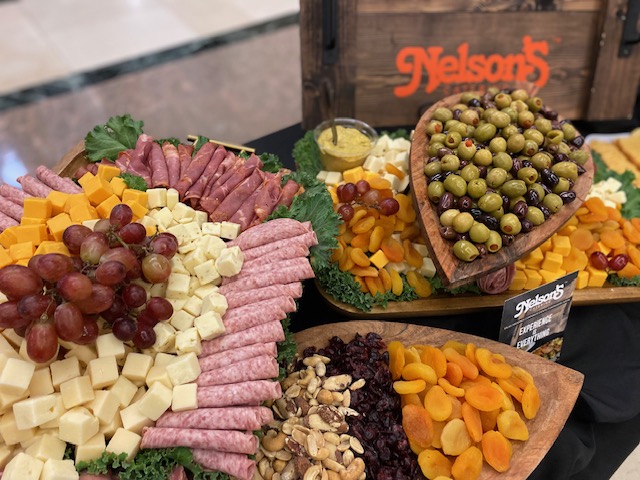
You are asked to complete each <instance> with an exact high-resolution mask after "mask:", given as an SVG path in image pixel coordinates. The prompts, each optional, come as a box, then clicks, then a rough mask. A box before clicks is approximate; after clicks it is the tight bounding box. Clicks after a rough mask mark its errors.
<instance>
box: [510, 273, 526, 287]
mask: <svg viewBox="0 0 640 480" xmlns="http://www.w3.org/2000/svg"><path fill="white" fill-rule="evenodd" d="M526 284H527V276H526V275H525V273H524V270H516V273H515V274H514V275H513V280H512V281H511V285H509V290H522V289H524V286H525V285H526Z"/></svg>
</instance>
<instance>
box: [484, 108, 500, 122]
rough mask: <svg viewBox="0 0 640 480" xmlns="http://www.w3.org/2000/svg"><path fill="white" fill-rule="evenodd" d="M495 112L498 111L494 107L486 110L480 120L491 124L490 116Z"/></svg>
mask: <svg viewBox="0 0 640 480" xmlns="http://www.w3.org/2000/svg"><path fill="white" fill-rule="evenodd" d="M497 111H498V109H497V108H494V107H490V108H487V109H486V110H485V111H484V112H482V120H484V121H485V122H489V123H491V116H492V115H493V114H494V113H496V112H497Z"/></svg>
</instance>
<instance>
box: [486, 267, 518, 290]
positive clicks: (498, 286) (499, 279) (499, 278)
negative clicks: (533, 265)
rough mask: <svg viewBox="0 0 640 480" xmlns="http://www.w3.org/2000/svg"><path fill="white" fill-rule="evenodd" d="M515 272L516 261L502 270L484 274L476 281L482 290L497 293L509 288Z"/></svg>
mask: <svg viewBox="0 0 640 480" xmlns="http://www.w3.org/2000/svg"><path fill="white" fill-rule="evenodd" d="M515 274H516V265H515V263H510V264H509V265H507V266H506V267H504V268H501V269H500V270H497V271H495V272H491V273H489V274H487V275H484V276H483V277H481V278H479V279H478V280H476V283H477V284H478V288H479V289H480V290H481V291H482V292H484V293H489V294H492V295H495V294H496V293H502V292H504V291H506V290H507V289H508V288H509V285H511V282H512V281H513V277H514V275H515Z"/></svg>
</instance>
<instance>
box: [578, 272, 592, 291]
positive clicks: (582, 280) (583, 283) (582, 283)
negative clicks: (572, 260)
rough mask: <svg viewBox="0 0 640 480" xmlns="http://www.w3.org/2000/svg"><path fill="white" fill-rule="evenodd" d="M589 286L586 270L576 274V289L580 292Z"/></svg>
mask: <svg viewBox="0 0 640 480" xmlns="http://www.w3.org/2000/svg"><path fill="white" fill-rule="evenodd" d="M587 286H589V272H587V271H586V270H580V271H579V272H578V279H577V280H576V288H577V289H578V290H582V289H583V288H586V287H587Z"/></svg>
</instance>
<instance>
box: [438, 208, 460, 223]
mask: <svg viewBox="0 0 640 480" xmlns="http://www.w3.org/2000/svg"><path fill="white" fill-rule="evenodd" d="M459 214H460V210H458V209H457V208H451V209H449V210H445V211H444V212H442V213H441V214H440V224H441V225H442V226H443V227H451V226H452V225H453V219H454V218H456V216H457V215H459Z"/></svg>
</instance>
